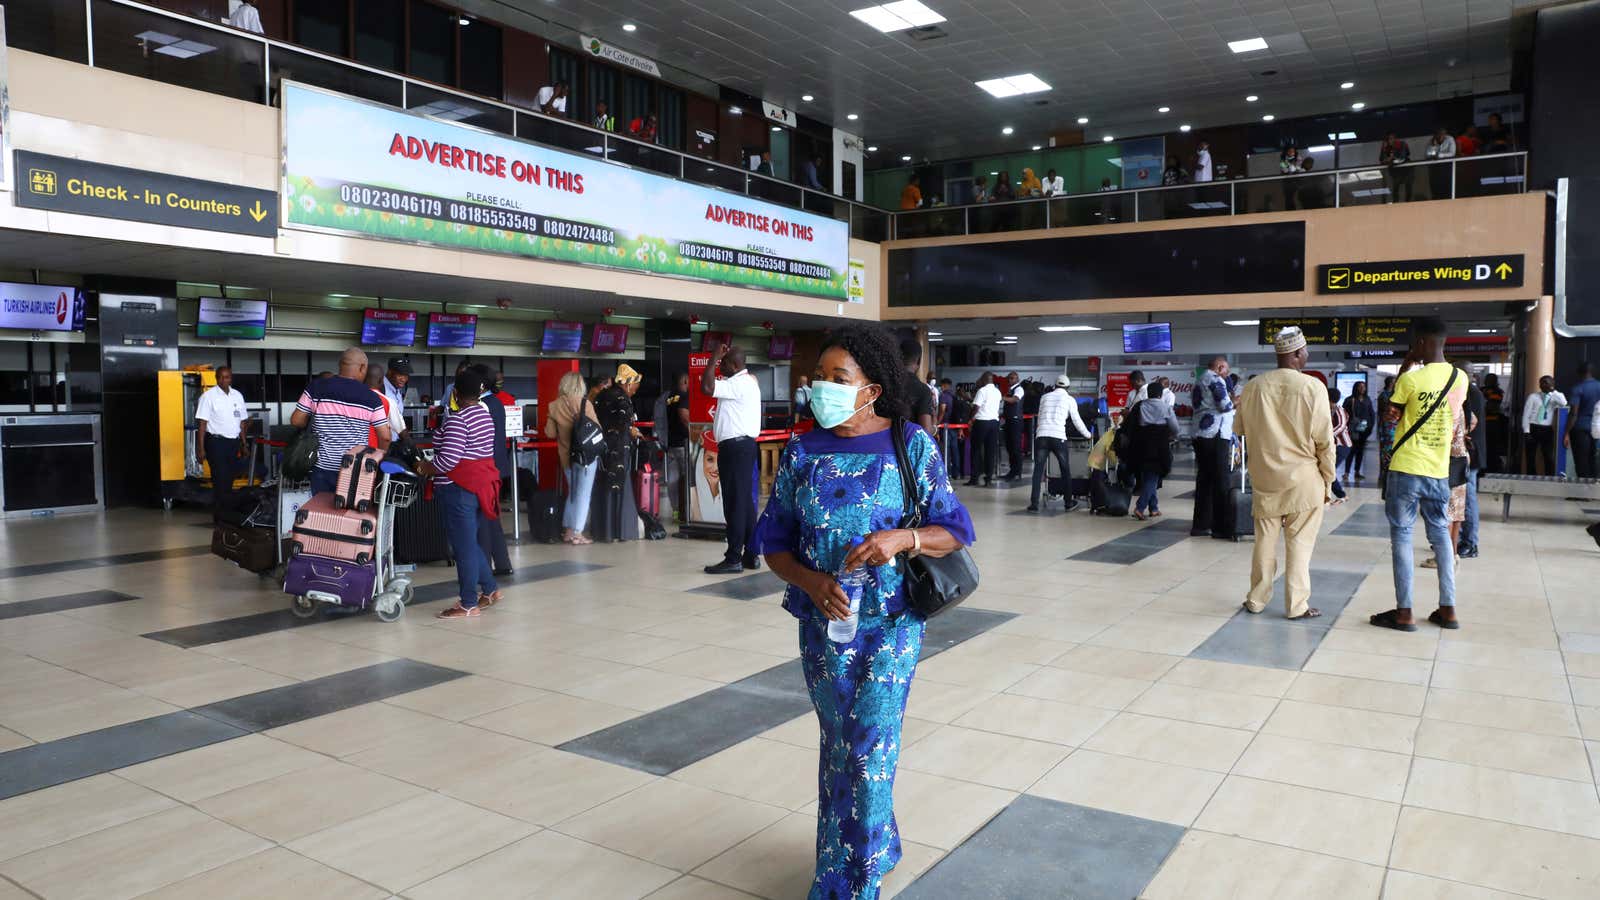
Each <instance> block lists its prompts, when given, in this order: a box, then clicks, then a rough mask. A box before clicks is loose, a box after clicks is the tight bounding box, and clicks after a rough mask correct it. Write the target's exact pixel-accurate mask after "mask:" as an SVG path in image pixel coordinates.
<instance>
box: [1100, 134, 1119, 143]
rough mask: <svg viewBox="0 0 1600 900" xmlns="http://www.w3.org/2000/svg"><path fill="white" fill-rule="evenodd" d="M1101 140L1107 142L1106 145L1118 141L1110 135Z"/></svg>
mask: <svg viewBox="0 0 1600 900" xmlns="http://www.w3.org/2000/svg"><path fill="white" fill-rule="evenodd" d="M1100 140H1102V141H1105V142H1106V143H1108V144H1109V143H1111V142H1112V141H1114V140H1116V138H1114V137H1112V136H1111V135H1109V134H1108V135H1106V136H1105V137H1103V138H1101V139H1100Z"/></svg>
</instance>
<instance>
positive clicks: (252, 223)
mask: <svg viewBox="0 0 1600 900" xmlns="http://www.w3.org/2000/svg"><path fill="white" fill-rule="evenodd" d="M17 171H19V172H21V173H22V178H21V181H20V182H19V183H18V188H17V192H16V203H17V205H18V206H26V207H31V208H33V209H48V210H56V211H59V212H70V213H79V214H81V215H88V216H104V217H106V218H111V219H127V220H129V221H134V222H153V223H155V224H158V225H176V226H179V227H181V228H203V229H205V230H207V231H228V232H233V233H235V234H251V235H259V236H261V237H276V236H277V234H278V195H277V194H275V193H273V192H272V191H263V190H260V189H258V188H250V187H241V186H239V185H236V184H223V183H221V182H216V181H202V180H200V179H198V178H183V177H181V176H178V175H168V174H166V173H165V172H149V171H145V170H144V169H129V168H126V167H123V166H108V165H102V164H100V163H94V162H86V161H84V160H81V159H68V158H67V157H64V156H47V155H45V154H43V153H32V152H29V151H27V150H18V151H17Z"/></svg>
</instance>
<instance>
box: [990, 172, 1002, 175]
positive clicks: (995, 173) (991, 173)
mask: <svg viewBox="0 0 1600 900" xmlns="http://www.w3.org/2000/svg"><path fill="white" fill-rule="evenodd" d="M989 174H990V175H999V174H1000V173H999V172H990V173H989Z"/></svg>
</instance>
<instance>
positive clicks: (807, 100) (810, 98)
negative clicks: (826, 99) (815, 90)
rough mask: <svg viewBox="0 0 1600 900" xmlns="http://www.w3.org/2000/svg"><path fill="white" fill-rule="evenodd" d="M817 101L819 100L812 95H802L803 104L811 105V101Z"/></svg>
mask: <svg viewBox="0 0 1600 900" xmlns="http://www.w3.org/2000/svg"><path fill="white" fill-rule="evenodd" d="M815 99H817V98H815V97H813V96H811V95H810V94H801V95H800V101H801V102H802V103H810V102H811V101H813V100H815Z"/></svg>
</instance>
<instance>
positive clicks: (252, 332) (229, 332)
mask: <svg viewBox="0 0 1600 900" xmlns="http://www.w3.org/2000/svg"><path fill="white" fill-rule="evenodd" d="M194 333H195V336H196V337H203V338H240V339H242V340H248V341H259V340H262V339H264V338H266V336H267V301H265V300H230V299H228V298H226V297H201V298H200V319H199V320H198V322H197V323H196V324H195V328H194Z"/></svg>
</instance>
